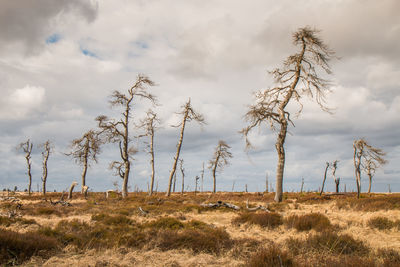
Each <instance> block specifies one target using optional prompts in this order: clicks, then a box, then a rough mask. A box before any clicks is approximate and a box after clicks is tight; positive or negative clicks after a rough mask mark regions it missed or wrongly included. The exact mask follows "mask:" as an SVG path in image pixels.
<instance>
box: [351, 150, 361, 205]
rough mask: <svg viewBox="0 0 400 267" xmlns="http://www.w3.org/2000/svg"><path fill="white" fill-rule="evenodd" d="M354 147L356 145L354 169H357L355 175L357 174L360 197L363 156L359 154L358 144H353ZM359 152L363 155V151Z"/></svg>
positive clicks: (358, 194) (358, 195)
mask: <svg viewBox="0 0 400 267" xmlns="http://www.w3.org/2000/svg"><path fill="white" fill-rule="evenodd" d="M353 147H354V156H353V160H354V171H355V175H356V185H357V198H360V193H361V169H360V165H361V156H358V155H357V148H356V146H355V145H353ZM358 154H359V155H361V152H358Z"/></svg>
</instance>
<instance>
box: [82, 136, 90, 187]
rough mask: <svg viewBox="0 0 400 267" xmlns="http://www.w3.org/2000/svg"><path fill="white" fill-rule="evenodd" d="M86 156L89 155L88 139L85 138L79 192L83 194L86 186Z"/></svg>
mask: <svg viewBox="0 0 400 267" xmlns="http://www.w3.org/2000/svg"><path fill="white" fill-rule="evenodd" d="M88 157H89V140H88V139H86V142H85V152H84V156H83V170H82V184H81V193H82V194H83V193H84V192H83V191H84V188H85V186H86V173H87V169H88Z"/></svg>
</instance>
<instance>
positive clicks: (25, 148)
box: [17, 139, 33, 195]
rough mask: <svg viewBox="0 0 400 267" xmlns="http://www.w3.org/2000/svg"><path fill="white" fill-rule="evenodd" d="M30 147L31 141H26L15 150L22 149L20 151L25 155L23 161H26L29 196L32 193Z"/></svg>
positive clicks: (31, 145)
mask: <svg viewBox="0 0 400 267" xmlns="http://www.w3.org/2000/svg"><path fill="white" fill-rule="evenodd" d="M32 147H33V144H32V143H31V141H30V140H29V139H28V140H27V141H26V142H24V143H21V144H19V145H18V147H17V149H22V151H23V152H24V153H25V159H26V165H27V167H28V178H29V183H28V194H29V195H31V192H32V172H31V169H32V162H31V154H32Z"/></svg>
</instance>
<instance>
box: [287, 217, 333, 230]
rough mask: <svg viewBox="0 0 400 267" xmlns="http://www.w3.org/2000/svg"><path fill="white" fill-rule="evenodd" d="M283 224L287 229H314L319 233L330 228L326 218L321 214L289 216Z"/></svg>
mask: <svg viewBox="0 0 400 267" xmlns="http://www.w3.org/2000/svg"><path fill="white" fill-rule="evenodd" d="M285 224H286V226H287V227H288V228H295V229H296V230H297V231H309V230H311V229H314V230H315V231H318V232H321V231H324V230H327V229H329V228H331V227H332V225H331V222H330V221H329V219H328V217H326V216H325V215H323V214H321V213H310V214H305V215H291V216H289V217H287V218H286V219H285Z"/></svg>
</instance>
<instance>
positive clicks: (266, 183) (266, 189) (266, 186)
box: [265, 172, 269, 193]
mask: <svg viewBox="0 0 400 267" xmlns="http://www.w3.org/2000/svg"><path fill="white" fill-rule="evenodd" d="M268 191H269V189H268V172H267V173H266V174H265V193H268Z"/></svg>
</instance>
